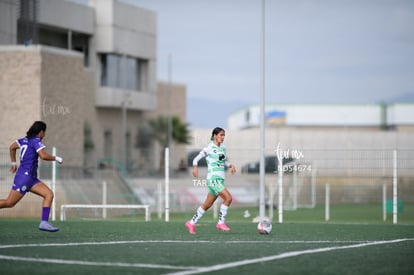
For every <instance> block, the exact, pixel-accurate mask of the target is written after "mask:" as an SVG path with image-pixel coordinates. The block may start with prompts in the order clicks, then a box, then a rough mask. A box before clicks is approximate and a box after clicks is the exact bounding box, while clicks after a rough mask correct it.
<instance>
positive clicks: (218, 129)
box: [210, 127, 224, 140]
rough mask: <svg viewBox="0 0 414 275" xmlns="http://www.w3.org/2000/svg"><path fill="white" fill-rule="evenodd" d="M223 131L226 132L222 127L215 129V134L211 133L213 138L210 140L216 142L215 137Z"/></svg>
mask: <svg viewBox="0 0 414 275" xmlns="http://www.w3.org/2000/svg"><path fill="white" fill-rule="evenodd" d="M221 131H223V132H224V129H223V128H221V127H216V128H214V129H213V132H212V133H211V138H210V140H214V135H218V133H220V132H221Z"/></svg>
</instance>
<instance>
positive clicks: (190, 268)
mask: <svg viewBox="0 0 414 275" xmlns="http://www.w3.org/2000/svg"><path fill="white" fill-rule="evenodd" d="M402 241H414V239H398V240H389V241H325V240H323V241H224V242H220V241H201V240H200V241H179V240H149V241H144V240H135V241H109V242H81V243H48V244H11V245H0V249H7V248H22V247H65V246H87V245H116V244H133V243H138V244H139V243H145V244H148V243H156V244H166V243H181V244H182V243H188V244H201V243H228V244H238V243H267V244H269V243H275V244H278V243H279V244H280V243H292V244H294V243H313V244H315V243H321V244H322V243H357V244H353V245H347V246H336V247H326V248H318V249H310V250H301V251H293V252H287V253H282V254H278V255H273V256H267V257H262V258H257V259H250V260H242V261H237V262H231V263H226V264H219V265H214V266H208V267H196V266H173V265H158V264H143V263H120V262H114V263H112V262H92V261H78V260H62V259H48V258H33V257H18V256H8V255H0V260H12V261H27V262H44V263H55V264H70V265H86V266H113V267H140V268H159V269H178V270H182V269H184V270H186V271H182V272H177V273H171V274H197V273H203V272H208V271H215V270H222V269H227V268H231V267H237V266H241V265H248V264H253V263H259V262H266V261H272V260H277V259H283V258H288V257H294V256H299V255H304V254H313V253H320V252H326V251H331V250H339V249H348V248H358V247H364V246H369V245H379V244H387V243H395V242H402Z"/></svg>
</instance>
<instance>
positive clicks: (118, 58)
mask: <svg viewBox="0 0 414 275" xmlns="http://www.w3.org/2000/svg"><path fill="white" fill-rule="evenodd" d="M0 23H1V24H0V45H1V46H0V77H1V81H0V127H1V128H2V129H7V131H1V133H0V148H7V147H8V146H9V144H10V143H11V142H12V141H13V140H14V139H16V138H18V137H20V136H22V135H23V134H24V133H25V132H26V131H27V129H28V127H29V126H30V125H31V124H32V123H33V121H34V120H43V121H45V122H46V123H47V124H48V129H49V131H48V133H47V136H46V139H45V143H46V144H47V145H48V146H49V147H51V146H56V147H58V150H60V151H61V154H62V155H63V154H64V155H65V159H66V162H65V163H66V165H73V166H79V165H83V163H84V162H85V148H84V143H85V139H88V142H92V144H93V146H94V150H93V151H92V152H90V154H92V156H90V157H89V159H91V160H93V161H94V162H95V161H96V160H99V159H102V158H106V159H108V158H111V159H116V160H119V161H120V162H121V163H122V164H124V165H125V166H127V162H128V157H134V154H136V157H139V154H138V153H136V152H135V151H137V149H136V148H135V147H136V142H135V140H136V139H137V136H138V129H139V125H140V124H142V123H143V122H145V121H147V120H148V119H151V118H153V117H156V116H157V115H160V114H163V110H165V108H164V107H163V103H162V101H163V100H164V98H165V91H164V90H165V89H164V88H163V87H164V86H165V84H160V85H158V83H157V77H156V59H157V58H156V46H157V16H156V14H155V13H154V12H152V11H150V10H146V9H142V8H139V7H137V6H134V5H130V4H127V3H125V2H122V1H119V0H100V1H93V0H91V1H89V2H88V5H82V4H78V3H75V2H72V1H64V0H60V1H53V0H31V1H6V0H0ZM159 87H160V89H161V90H160V91H158V89H159ZM176 90H178V92H176ZM169 92H171V98H170V100H171V102H173V103H172V104H173V105H174V106H183V107H181V108H172V109H171V114H172V115H177V116H178V117H179V118H180V119H181V121H184V122H185V121H186V112H185V109H183V108H185V97H186V92H185V86H183V85H175V84H173V85H171V87H170V88H169ZM159 103H160V104H159ZM13 122H17V123H15V124H14V125H13V127H10V124H11V123H13ZM86 128H88V133H89V136H88V137H85V129H86ZM178 148H180V147H178ZM146 149H148V148H146ZM177 150H178V149H177ZM127 153H128V154H127ZM184 155H185V151H184V149H179V150H178V151H177V156H176V158H177V159H180V158H182V157H183V156H184ZM88 165H91V166H93V165H96V163H89V164H88Z"/></svg>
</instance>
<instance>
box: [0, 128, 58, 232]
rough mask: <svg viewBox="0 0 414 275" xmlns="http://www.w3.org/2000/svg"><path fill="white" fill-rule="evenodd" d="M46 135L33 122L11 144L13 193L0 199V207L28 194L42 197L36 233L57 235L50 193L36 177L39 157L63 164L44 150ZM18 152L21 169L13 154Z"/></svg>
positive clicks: (17, 200)
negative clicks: (52, 223) (39, 220)
mask: <svg viewBox="0 0 414 275" xmlns="http://www.w3.org/2000/svg"><path fill="white" fill-rule="evenodd" d="M45 135H46V123H44V122H43V121H35V122H34V123H33V125H32V126H31V127H30V129H29V130H28V131H27V133H26V136H25V137H22V138H20V139H18V140H16V141H15V142H13V143H12V144H11V145H10V159H11V168H10V171H11V172H12V173H16V175H15V177H14V183H13V187H12V190H10V193H9V196H8V197H7V198H6V199H0V208H11V207H13V206H15V205H16V203H18V202H19V201H20V200H21V199H22V198H23V197H24V195H25V194H26V193H27V192H29V191H30V192H32V193H34V194H36V195H39V196H41V197H43V208H42V219H41V222H40V224H39V230H42V231H48V232H56V231H58V230H59V228H57V227H54V226H53V225H51V224H50V223H49V214H50V206H51V205H52V201H53V196H54V195H53V192H52V190H50V188H49V187H48V186H47V185H46V184H44V183H43V182H42V181H41V180H40V179H38V178H37V167H38V158H39V157H40V158H41V159H43V160H49V161H57V162H59V163H62V162H63V160H62V158H61V157H58V156H52V155H49V154H48V153H47V152H46V151H45V147H46V146H45V145H43V143H42V139H43V138H44V137H45ZM17 149H20V167H19V169H17V163H16V151H17Z"/></svg>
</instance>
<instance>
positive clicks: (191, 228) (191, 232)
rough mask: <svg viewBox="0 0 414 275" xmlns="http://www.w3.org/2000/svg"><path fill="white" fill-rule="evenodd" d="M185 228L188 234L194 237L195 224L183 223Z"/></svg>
mask: <svg viewBox="0 0 414 275" xmlns="http://www.w3.org/2000/svg"><path fill="white" fill-rule="evenodd" d="M185 227H187V229H188V232H190V234H193V235H194V234H195V233H196V232H195V224H191V223H190V221H187V222H186V223H185Z"/></svg>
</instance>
